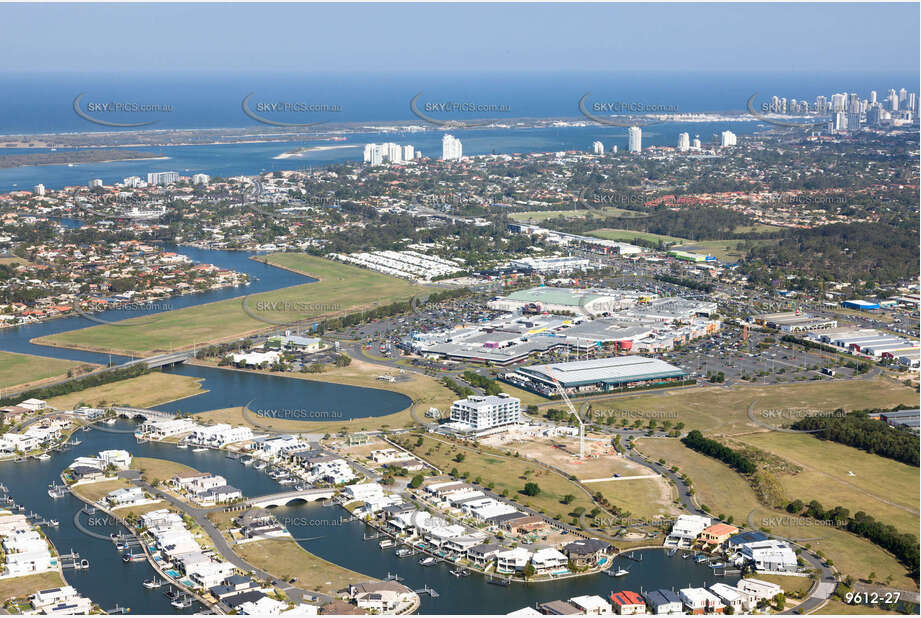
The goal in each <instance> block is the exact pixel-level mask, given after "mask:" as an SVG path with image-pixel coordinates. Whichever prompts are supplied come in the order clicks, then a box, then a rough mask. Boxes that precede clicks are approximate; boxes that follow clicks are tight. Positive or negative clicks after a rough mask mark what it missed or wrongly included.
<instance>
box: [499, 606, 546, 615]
mask: <svg viewBox="0 0 921 618" xmlns="http://www.w3.org/2000/svg"><path fill="white" fill-rule="evenodd" d="M506 616H543V614H542V613H540V612H539V611H537V610H536V609H534V608H533V607H531V606H530V605H528V606H527V607H522V608H521V609H516V610H515V611H513V612H509V613H507V614H506Z"/></svg>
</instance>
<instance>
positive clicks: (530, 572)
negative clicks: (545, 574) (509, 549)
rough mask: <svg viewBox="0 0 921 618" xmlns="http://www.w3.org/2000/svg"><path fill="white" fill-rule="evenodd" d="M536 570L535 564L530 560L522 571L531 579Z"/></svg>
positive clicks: (526, 577) (525, 576)
mask: <svg viewBox="0 0 921 618" xmlns="http://www.w3.org/2000/svg"><path fill="white" fill-rule="evenodd" d="M535 572H536V570H535V569H534V565H533V564H531V563H530V562H529V563H527V564H526V565H524V570H523V571H522V573H523V574H524V578H525V579H531V578H532V577H534V573H535Z"/></svg>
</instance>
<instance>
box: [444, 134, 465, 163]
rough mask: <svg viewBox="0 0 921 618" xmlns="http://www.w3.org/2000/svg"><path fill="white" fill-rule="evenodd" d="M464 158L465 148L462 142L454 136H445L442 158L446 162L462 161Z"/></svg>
mask: <svg viewBox="0 0 921 618" xmlns="http://www.w3.org/2000/svg"><path fill="white" fill-rule="evenodd" d="M463 156H464V148H463V146H462V145H461V141H460V140H459V139H457V138H456V137H454V136H453V135H447V134H446V135H445V136H444V137H442V138H441V158H442V159H444V160H445V161H460V160H461V159H462V158H463Z"/></svg>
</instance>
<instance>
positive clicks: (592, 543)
mask: <svg viewBox="0 0 921 618" xmlns="http://www.w3.org/2000/svg"><path fill="white" fill-rule="evenodd" d="M610 551H611V544H610V543H606V542H604V541H602V540H600V539H579V540H578V541H573V542H572V543H567V544H566V545H564V546H563V553H564V554H566V556H567V557H568V558H569V559H570V560H571V561H572V563H573V564H574V565H575V566H576V567H578V568H584V567H592V566H595V565H596V564H598V563H599V562H600V561H601V559H602V558H604V557H605V556H607V555H608V553H609V552H610Z"/></svg>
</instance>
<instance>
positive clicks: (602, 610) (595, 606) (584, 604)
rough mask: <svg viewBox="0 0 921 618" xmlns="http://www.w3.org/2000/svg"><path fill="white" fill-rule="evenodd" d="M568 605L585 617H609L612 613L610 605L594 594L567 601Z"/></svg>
mask: <svg viewBox="0 0 921 618" xmlns="http://www.w3.org/2000/svg"><path fill="white" fill-rule="evenodd" d="M569 604H570V605H572V606H573V607H575V608H576V609H578V610H580V611H581V612H582V613H583V614H585V615H586V616H610V615H611V614H612V613H613V610H612V609H611V604H610V603H608V602H607V601H605V600H604V599H603V598H602V597H600V596H598V595H596V594H592V595H583V596H580V597H573V598H571V599H569Z"/></svg>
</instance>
